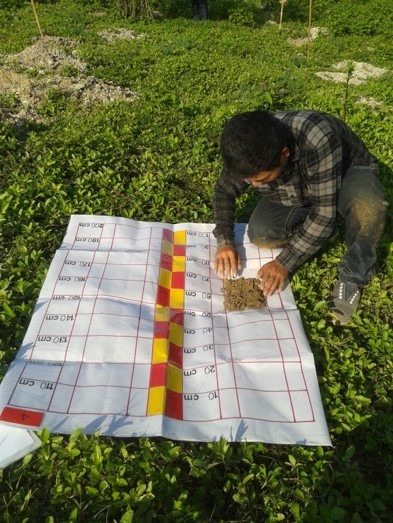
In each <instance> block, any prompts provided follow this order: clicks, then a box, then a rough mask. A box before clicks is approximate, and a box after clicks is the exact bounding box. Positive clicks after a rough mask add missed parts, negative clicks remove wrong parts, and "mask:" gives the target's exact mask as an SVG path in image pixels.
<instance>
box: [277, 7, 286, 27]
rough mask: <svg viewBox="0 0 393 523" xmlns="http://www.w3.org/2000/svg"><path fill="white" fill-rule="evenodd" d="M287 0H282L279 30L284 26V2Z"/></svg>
mask: <svg viewBox="0 0 393 523" xmlns="http://www.w3.org/2000/svg"><path fill="white" fill-rule="evenodd" d="M286 1H287V0H280V4H281V9H280V23H279V24H278V30H279V31H281V28H282V19H283V15H284V4H285V2H286Z"/></svg>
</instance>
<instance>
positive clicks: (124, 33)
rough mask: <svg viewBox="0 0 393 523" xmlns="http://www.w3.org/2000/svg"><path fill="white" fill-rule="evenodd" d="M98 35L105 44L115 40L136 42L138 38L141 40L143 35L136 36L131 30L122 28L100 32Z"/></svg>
mask: <svg viewBox="0 0 393 523" xmlns="http://www.w3.org/2000/svg"><path fill="white" fill-rule="evenodd" d="M98 35H99V36H101V38H103V39H104V40H106V41H107V42H114V41H115V40H137V39H138V38H143V35H140V34H137V33H136V32H135V31H132V30H131V29H124V28H123V27H118V28H116V29H111V30H106V31H101V32H100V33H98Z"/></svg>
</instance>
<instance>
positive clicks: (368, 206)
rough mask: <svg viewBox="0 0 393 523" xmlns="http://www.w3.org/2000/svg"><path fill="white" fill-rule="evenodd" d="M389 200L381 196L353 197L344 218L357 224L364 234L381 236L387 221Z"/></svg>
mask: <svg viewBox="0 0 393 523" xmlns="http://www.w3.org/2000/svg"><path fill="white" fill-rule="evenodd" d="M387 206H388V204H387V202H386V201H385V200H383V199H380V198H373V197H372V195H370V197H364V196H363V197H361V198H359V197H357V198H353V199H351V201H350V202H349V203H348V205H347V208H346V209H345V214H344V218H345V220H346V221H350V222H351V224H354V225H356V226H357V228H358V230H359V232H360V233H361V234H362V235H370V234H373V235H374V236H375V237H380V235H381V234H382V231H383V228H384V226H385V222H386V215H387Z"/></svg>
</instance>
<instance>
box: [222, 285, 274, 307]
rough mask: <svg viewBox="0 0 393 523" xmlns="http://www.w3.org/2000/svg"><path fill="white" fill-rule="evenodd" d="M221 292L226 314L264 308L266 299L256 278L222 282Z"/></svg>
mask: <svg viewBox="0 0 393 523" xmlns="http://www.w3.org/2000/svg"><path fill="white" fill-rule="evenodd" d="M223 291H224V309H225V310H226V311H227V312H231V311H244V310H246V309H260V308H262V307H266V298H265V296H264V294H263V291H262V289H261V288H260V287H259V283H258V280H257V279H256V278H239V279H237V280H224V288H223Z"/></svg>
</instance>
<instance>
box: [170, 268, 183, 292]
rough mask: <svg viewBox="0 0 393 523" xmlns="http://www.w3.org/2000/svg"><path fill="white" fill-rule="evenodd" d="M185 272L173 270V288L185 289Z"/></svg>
mask: <svg viewBox="0 0 393 523" xmlns="http://www.w3.org/2000/svg"><path fill="white" fill-rule="evenodd" d="M185 276H186V275H185V273H184V272H172V289H184V282H185Z"/></svg>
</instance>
